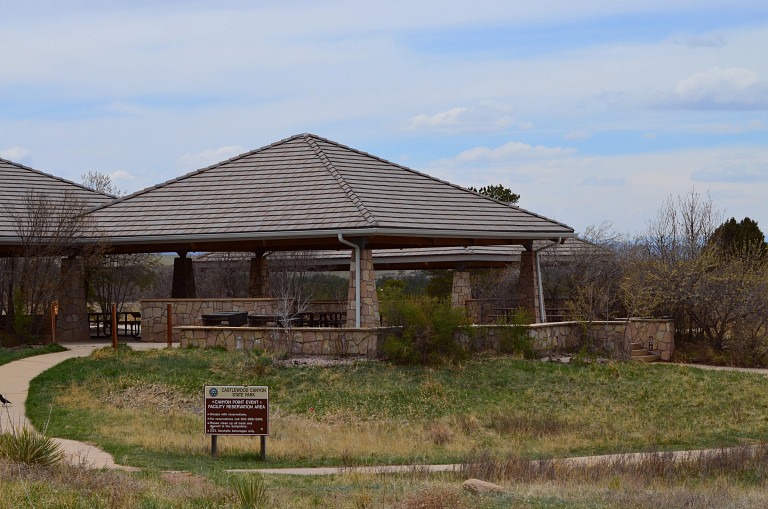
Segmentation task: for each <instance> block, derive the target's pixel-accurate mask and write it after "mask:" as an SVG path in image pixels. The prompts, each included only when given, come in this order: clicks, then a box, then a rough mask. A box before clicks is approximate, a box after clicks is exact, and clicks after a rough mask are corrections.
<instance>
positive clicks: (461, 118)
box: [405, 101, 532, 134]
mask: <svg viewBox="0 0 768 509" xmlns="http://www.w3.org/2000/svg"><path fill="white" fill-rule="evenodd" d="M531 127H532V123H531V122H523V121H520V120H518V119H517V118H515V116H514V115H513V114H512V108H511V107H509V106H504V105H500V104H495V103H492V102H490V101H483V102H481V103H480V104H479V105H478V106H475V107H472V108H466V107H455V108H451V109H449V110H446V111H441V112H439V113H434V114H432V115H428V114H425V113H421V114H419V115H416V116H414V117H411V118H410V119H409V120H408V123H407V124H406V127H405V129H406V130H408V131H425V132H438V133H444V134H461V133H493V132H501V131H505V130H507V129H509V128H514V129H517V130H527V129H530V128H531Z"/></svg>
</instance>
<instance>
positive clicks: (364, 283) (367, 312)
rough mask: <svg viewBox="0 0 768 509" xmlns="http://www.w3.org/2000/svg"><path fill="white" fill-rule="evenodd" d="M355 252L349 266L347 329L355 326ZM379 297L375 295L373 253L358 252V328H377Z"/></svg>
mask: <svg viewBox="0 0 768 509" xmlns="http://www.w3.org/2000/svg"><path fill="white" fill-rule="evenodd" d="M356 270H357V267H355V251H354V250H353V251H352V261H351V262H350V264H349V293H348V297H349V305H348V307H347V327H354V326H355V295H356V288H355V282H356V277H355V274H356V273H355V271H356ZM379 326H381V320H380V318H379V297H378V296H377V295H376V273H375V272H374V270H373V251H372V250H370V249H361V250H360V327H361V328H368V327H379Z"/></svg>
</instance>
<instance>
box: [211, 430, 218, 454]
mask: <svg viewBox="0 0 768 509" xmlns="http://www.w3.org/2000/svg"><path fill="white" fill-rule="evenodd" d="M218 438H219V436H218V435H211V456H213V457H214V458H215V457H216V456H217V455H218V454H219V450H218V447H217V445H218V443H217V442H218Z"/></svg>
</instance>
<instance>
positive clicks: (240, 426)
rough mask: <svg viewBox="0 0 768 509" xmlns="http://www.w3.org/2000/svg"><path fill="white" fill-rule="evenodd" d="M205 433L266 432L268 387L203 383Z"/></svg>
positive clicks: (262, 433)
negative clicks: (204, 384)
mask: <svg viewBox="0 0 768 509" xmlns="http://www.w3.org/2000/svg"><path fill="white" fill-rule="evenodd" d="M205 434H206V435H245V436H267V435H269V387H266V386H247V385H206V386H205Z"/></svg>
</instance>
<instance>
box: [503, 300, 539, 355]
mask: <svg viewBox="0 0 768 509" xmlns="http://www.w3.org/2000/svg"><path fill="white" fill-rule="evenodd" d="M532 322H533V319H532V318H531V315H530V314H529V313H528V312H526V311H525V310H523V309H518V310H516V311H515V312H514V314H512V316H510V317H509V318H508V319H507V320H506V321H505V322H504V325H508V326H509V327H503V328H502V329H501V330H500V333H499V351H501V353H509V354H514V355H520V356H522V357H523V358H525V359H534V358H536V351H535V350H534V348H533V340H532V339H531V337H530V336H529V335H528V325H530V324H531V323H532Z"/></svg>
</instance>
